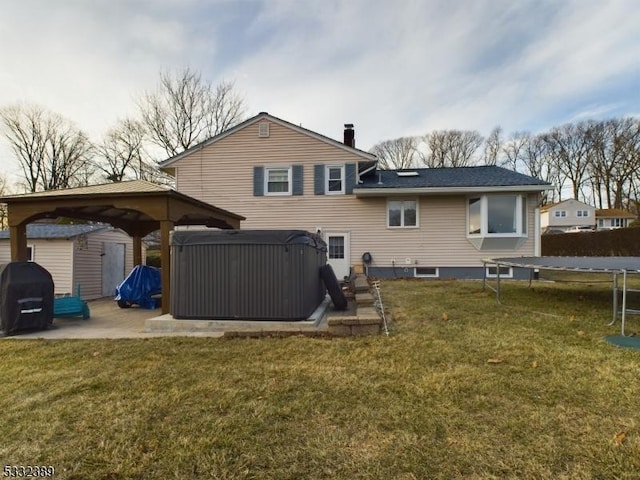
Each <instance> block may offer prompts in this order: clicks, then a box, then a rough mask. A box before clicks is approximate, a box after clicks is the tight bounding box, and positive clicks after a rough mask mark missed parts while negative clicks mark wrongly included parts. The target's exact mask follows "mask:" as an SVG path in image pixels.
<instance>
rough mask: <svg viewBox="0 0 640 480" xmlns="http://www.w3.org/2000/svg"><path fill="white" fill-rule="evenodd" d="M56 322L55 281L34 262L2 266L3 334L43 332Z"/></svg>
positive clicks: (0, 307)
mask: <svg viewBox="0 0 640 480" xmlns="http://www.w3.org/2000/svg"><path fill="white" fill-rule="evenodd" d="M52 322H53V279H52V278H51V274H50V273H49V272H48V271H47V270H46V269H45V268H43V267H41V266H40V265H38V264H37V263H34V262H11V263H6V264H4V265H0V330H2V332H3V333H4V335H14V334H16V333H18V332H19V331H21V330H44V329H46V328H48V327H49V326H50V325H51V323H52Z"/></svg>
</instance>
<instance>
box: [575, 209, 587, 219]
mask: <svg viewBox="0 0 640 480" xmlns="http://www.w3.org/2000/svg"><path fill="white" fill-rule="evenodd" d="M576 215H577V216H578V217H588V216H589V210H578V211H577V212H576Z"/></svg>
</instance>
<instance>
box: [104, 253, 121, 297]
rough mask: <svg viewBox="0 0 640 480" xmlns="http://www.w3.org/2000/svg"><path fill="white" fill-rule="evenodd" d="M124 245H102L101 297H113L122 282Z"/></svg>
mask: <svg viewBox="0 0 640 480" xmlns="http://www.w3.org/2000/svg"><path fill="white" fill-rule="evenodd" d="M124 247H125V245H124V243H107V242H105V243H103V244H102V295H103V296H104V297H113V296H114V295H115V291H116V287H117V286H118V285H120V284H121V283H122V281H123V280H124V252H125V248H124Z"/></svg>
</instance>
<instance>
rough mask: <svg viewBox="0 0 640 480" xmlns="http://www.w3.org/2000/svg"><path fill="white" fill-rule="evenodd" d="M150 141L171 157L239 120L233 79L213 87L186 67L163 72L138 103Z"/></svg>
mask: <svg viewBox="0 0 640 480" xmlns="http://www.w3.org/2000/svg"><path fill="white" fill-rule="evenodd" d="M138 105H139V108H140V112H141V117H142V122H143V124H144V125H145V126H146V128H147V129H148V133H149V138H150V139H151V141H152V142H153V143H154V144H155V145H157V146H159V147H161V148H162V149H163V150H164V151H165V152H166V154H167V155H169V156H170V157H172V156H174V155H177V154H178V153H180V152H183V151H184V150H186V149H188V148H189V147H192V146H193V145H196V144H198V143H200V142H201V141H203V140H205V139H207V138H209V137H212V136H214V135H217V134H218V133H220V132H223V131H225V130H227V129H228V128H230V127H232V126H233V125H235V124H237V123H239V122H240V121H241V120H242V119H243V115H244V101H243V99H242V98H241V97H240V96H239V95H238V94H237V93H236V92H235V91H234V84H233V82H222V83H220V84H219V85H218V86H217V87H216V88H215V89H213V87H212V86H211V83H210V82H207V81H205V80H203V79H202V77H201V76H200V74H199V73H197V72H195V71H193V70H191V69H189V68H185V69H184V70H182V71H179V72H175V73H173V74H171V73H169V72H162V73H161V74H160V85H159V87H158V89H157V90H156V91H155V92H147V93H146V94H145V95H144V96H143V97H142V99H141V100H140V101H139V103H138Z"/></svg>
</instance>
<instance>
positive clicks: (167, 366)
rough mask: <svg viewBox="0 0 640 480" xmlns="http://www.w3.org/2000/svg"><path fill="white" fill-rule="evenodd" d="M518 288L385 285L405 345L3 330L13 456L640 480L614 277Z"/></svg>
mask: <svg viewBox="0 0 640 480" xmlns="http://www.w3.org/2000/svg"><path fill="white" fill-rule="evenodd" d="M504 287H505V290H504V297H503V298H504V301H505V305H503V306H498V305H496V303H495V300H494V298H493V296H492V295H490V294H489V293H487V292H482V291H481V288H480V285H479V283H477V282H445V281H442V282H440V281H434V282H413V281H394V282H384V283H383V295H384V299H385V302H386V303H387V305H388V307H389V311H390V317H391V318H393V322H392V334H391V336H390V337H388V338H387V337H385V336H380V337H372V338H360V339H333V340H327V339H312V338H304V337H293V338H284V339H275V338H263V339H251V340H242V339H237V340H224V341H221V340H216V339H205V338H192V339H186V338H183V339H149V340H118V341H113V340H111V341H109V340H104V341H30V340H20V339H11V340H5V341H2V342H0V353H1V354H2V368H1V369H0V384H1V385H2V386H3V388H2V390H1V391H0V412H2V417H3V418H2V422H0V437H1V438H2V442H0V459H1V460H2V462H4V463H3V464H9V465H19V464H22V465H34V464H40V465H42V464H44V465H54V466H55V467H56V472H57V475H56V478H61V479H86V478H93V479H120V478H122V479H125V478H126V479H129V478H140V479H146V478H149V479H153V478H167V479H170V478H176V479H178V478H180V479H184V478H190V479H200V478H202V479H205V478H220V479H249V478H251V479H261V478H270V479H300V478H305V479H321V478H344V479H351V478H385V479H386V478H389V479H391V478H397V479H406V480H409V479H425V478H442V479H449V478H478V479H479V478H482V479H485V478H500V479H502V478H513V479H515V478H531V479H539V478H566V479H589V478H593V479H595V478H629V479H631V478H637V472H639V471H640V419H639V412H640V399H639V398H638V394H637V392H638V383H639V381H640V377H639V372H640V368H639V367H640V351H635V350H624V349H618V348H615V347H612V346H610V345H609V344H607V343H605V342H604V341H603V340H602V337H603V336H604V335H608V334H614V333H616V332H617V329H616V328H614V327H607V326H606V323H607V322H608V319H609V315H610V296H609V293H608V291H607V290H606V286H604V285H598V284H596V285H591V286H587V285H584V284H582V285H578V286H575V285H572V284H564V283H563V284H560V285H558V284H550V283H544V284H543V283H541V284H536V285H534V288H533V289H528V288H527V286H526V284H525V283H517V282H511V283H509V282H507V283H505V285H504ZM638 325H639V324H638V319H635V320H631V321H630V327H631V330H633V329H634V328H636V329H638V330H640V328H638ZM621 434H624V435H621Z"/></svg>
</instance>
